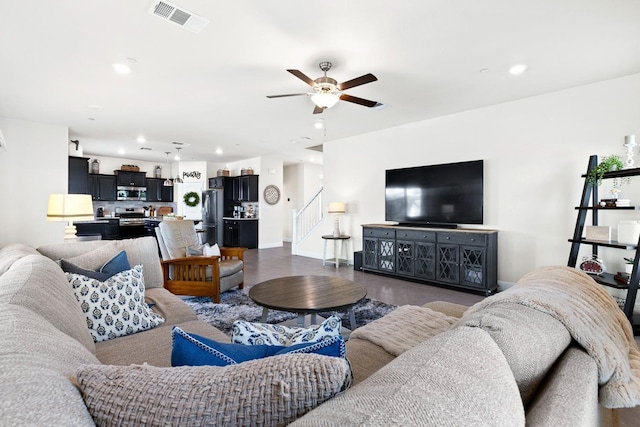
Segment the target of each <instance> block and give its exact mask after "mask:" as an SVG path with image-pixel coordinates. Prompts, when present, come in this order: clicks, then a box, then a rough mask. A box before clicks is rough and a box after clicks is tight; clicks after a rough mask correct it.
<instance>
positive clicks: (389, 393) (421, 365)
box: [291, 327, 525, 427]
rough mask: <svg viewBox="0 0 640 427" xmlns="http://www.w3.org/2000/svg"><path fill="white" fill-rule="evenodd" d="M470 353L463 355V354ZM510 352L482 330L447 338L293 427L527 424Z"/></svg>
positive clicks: (443, 335)
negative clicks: (509, 360) (504, 352)
mask: <svg viewBox="0 0 640 427" xmlns="http://www.w3.org/2000/svg"><path fill="white" fill-rule="evenodd" d="M461 349H463V350H461ZM524 422H525V418H524V408H523V406H522V400H520V394H519V392H518V387H517V385H516V382H515V380H514V378H513V374H512V373H511V369H510V368H509V365H508V364H507V361H506V360H505V358H504V356H503V355H502V352H501V351H500V349H499V348H498V346H497V345H496V343H495V342H494V341H493V339H492V338H491V337H490V336H489V334H488V333H487V332H485V331H483V330H481V329H478V328H466V327H461V328H456V329H451V330H448V331H446V332H443V333H441V334H439V335H437V336H435V337H433V338H431V339H429V340H427V341H424V342H423V343H422V344H420V345H418V346H416V347H414V348H413V349H411V350H409V351H407V352H405V353H403V354H401V355H400V356H398V357H397V358H396V359H395V360H394V361H393V363H390V364H388V365H386V366H384V367H383V368H382V369H380V370H379V371H378V372H376V373H374V374H373V375H371V376H370V377H369V378H367V379H366V380H364V381H362V382H361V383H359V384H358V385H356V386H354V387H352V388H351V389H350V390H347V391H346V392H345V393H342V394H340V395H338V396H336V397H334V398H333V399H331V400H329V401H328V402H325V403H324V404H323V405H322V406H320V407H318V408H316V409H314V410H313V411H311V412H310V413H309V414H307V415H306V416H304V417H302V418H300V419H299V420H297V421H296V422H294V423H293V424H291V425H292V426H298V427H300V426H352V425H366V426H412V425H413V426H524Z"/></svg>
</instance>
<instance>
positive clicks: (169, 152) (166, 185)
mask: <svg viewBox="0 0 640 427" xmlns="http://www.w3.org/2000/svg"><path fill="white" fill-rule="evenodd" d="M165 154H166V155H167V170H168V171H169V175H171V166H170V165H169V154H171V151H165ZM162 185H163V186H165V187H173V182H172V181H171V180H170V179H169V178H167V179H165V180H164V182H163V183H162Z"/></svg>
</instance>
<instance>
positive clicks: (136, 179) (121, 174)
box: [114, 171, 147, 187]
mask: <svg viewBox="0 0 640 427" xmlns="http://www.w3.org/2000/svg"><path fill="white" fill-rule="evenodd" d="M114 173H115V174H116V179H117V185H119V186H124V187H146V185H147V174H146V173H145V172H130V171H114Z"/></svg>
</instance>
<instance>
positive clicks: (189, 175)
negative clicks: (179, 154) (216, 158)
mask: <svg viewBox="0 0 640 427" xmlns="http://www.w3.org/2000/svg"><path fill="white" fill-rule="evenodd" d="M201 176H202V173H201V172H200V171H191V172H182V177H183V178H195V179H200V177H201Z"/></svg>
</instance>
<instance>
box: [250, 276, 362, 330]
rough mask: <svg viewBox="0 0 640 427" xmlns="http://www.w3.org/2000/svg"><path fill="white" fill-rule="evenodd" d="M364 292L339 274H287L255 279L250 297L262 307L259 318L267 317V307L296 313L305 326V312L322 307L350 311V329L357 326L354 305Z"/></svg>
mask: <svg viewBox="0 0 640 427" xmlns="http://www.w3.org/2000/svg"><path fill="white" fill-rule="evenodd" d="M366 296H367V289H366V288H365V287H364V286H362V285H359V284H357V283H356V282H352V281H351V280H347V279H342V278H340V277H330V276H288V277H279V278H277V279H271V280H267V281H265V282H261V283H258V284H257V285H255V286H253V287H252V288H251V289H249V297H250V298H251V299H252V300H253V301H254V302H255V303H256V304H258V305H260V306H262V307H263V310H262V320H261V321H262V322H263V323H264V322H266V321H267V314H268V313H269V309H272V310H280V311H289V312H292V313H298V326H304V316H305V315H306V314H311V324H315V322H316V318H315V316H316V313H319V312H323V311H342V310H347V311H348V312H349V321H350V323H351V329H355V327H356V316H355V313H354V312H353V305H354V304H357V303H359V302H360V301H362V300H363V299H364V297H366Z"/></svg>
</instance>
